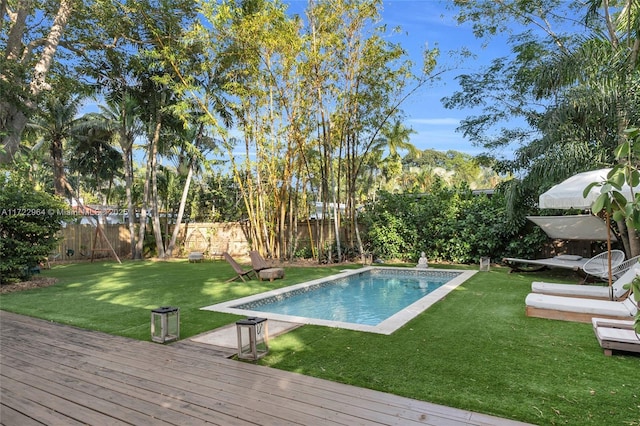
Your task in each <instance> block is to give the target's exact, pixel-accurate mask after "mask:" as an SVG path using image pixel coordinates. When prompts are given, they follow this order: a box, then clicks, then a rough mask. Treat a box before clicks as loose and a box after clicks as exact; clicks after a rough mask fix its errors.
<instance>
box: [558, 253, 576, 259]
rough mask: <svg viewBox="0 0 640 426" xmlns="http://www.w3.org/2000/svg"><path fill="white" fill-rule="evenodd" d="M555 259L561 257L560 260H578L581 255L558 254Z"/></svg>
mask: <svg viewBox="0 0 640 426" xmlns="http://www.w3.org/2000/svg"><path fill="white" fill-rule="evenodd" d="M556 259H561V260H580V259H582V256H578V255H577V254H560V255H558V256H556Z"/></svg>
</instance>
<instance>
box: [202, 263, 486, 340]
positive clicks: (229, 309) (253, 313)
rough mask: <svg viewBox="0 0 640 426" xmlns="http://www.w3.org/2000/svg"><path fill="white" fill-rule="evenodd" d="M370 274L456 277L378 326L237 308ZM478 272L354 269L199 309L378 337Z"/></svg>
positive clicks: (391, 331) (401, 324) (412, 316)
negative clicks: (368, 272) (376, 272)
mask: <svg viewBox="0 0 640 426" xmlns="http://www.w3.org/2000/svg"><path fill="white" fill-rule="evenodd" d="M371 270H382V271H387V272H393V271H397V272H412V273H416V274H423V273H430V272H431V273H457V274H458V275H457V276H456V277H454V278H452V279H451V280H449V281H448V282H447V283H445V284H443V285H442V286H441V287H440V288H438V289H436V290H435V291H433V292H431V293H429V294H427V295H426V296H424V297H422V298H421V299H419V300H417V301H416V302H414V303H412V304H411V305H409V306H407V307H406V308H404V309H402V310H400V311H399V312H397V313H396V314H394V315H392V316H390V317H389V318H387V319H385V320H383V321H381V322H380V323H379V324H377V325H364V324H356V323H352V322H342V321H332V320H326V319H318V318H308V317H302V316H292V315H282V314H276V313H271V312H262V311H259V309H256V310H249V309H241V308H238V306H240V305H244V304H249V303H253V302H257V301H259V300H262V299H265V298H269V297H282V296H283V295H284V294H285V293H289V292H293V291H296V290H300V289H305V288H307V287H312V286H315V285H318V284H322V283H325V282H327V281H332V280H338V279H341V278H347V277H350V276H354V275H359V274H362V273H363V272H367V271H371ZM476 272H477V271H472V270H457V269H434V268H427V269H419V268H397V267H396V268H394V267H381V266H373V267H370V266H368V267H364V268H361V269H353V270H347V271H343V272H341V273H339V274H335V275H331V276H328V277H324V278H320V279H317V280H312V281H307V282H304V283H300V284H296V285H293V286H288V287H283V288H279V289H276V290H271V291H268V292H265V293H259V294H255V295H253V296H248V297H243V298H241V299H236V300H230V301H228V302H223V303H218V304H215V305H211V306H206V307H203V308H201V309H202V310H206V311H215V312H223V313H229V314H236V315H246V316H248V317H261V318H267V319H269V322H270V323H271V321H281V322H287V323H296V324H313V325H322V326H327V327H337V328H344V329H348V330H355V331H364V332H369V333H378V334H387V335H388V334H391V333H393V332H394V331H396V330H397V329H399V328H400V327H402V326H403V325H404V324H406V323H407V322H409V321H410V320H411V319H413V318H415V317H416V316H418V315H419V314H421V313H422V312H424V311H425V310H426V309H428V308H429V307H430V306H431V305H433V304H434V303H436V302H438V301H439V300H442V299H443V298H444V297H445V296H446V295H447V294H449V293H450V292H451V291H453V290H455V289H456V288H457V287H458V286H460V285H461V284H462V283H464V282H465V281H466V280H468V279H469V278H471V277H472V276H473V275H474V274H476Z"/></svg>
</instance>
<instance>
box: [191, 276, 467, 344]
mask: <svg viewBox="0 0 640 426" xmlns="http://www.w3.org/2000/svg"><path fill="white" fill-rule="evenodd" d="M475 273H476V271H460V270H450V269H426V270H425V269H417V268H392V267H364V268H361V269H355V270H349V271H344V272H342V273H340V274H336V275H332V276H329V277H326V278H322V279H318V280H313V281H309V282H305V283H302V284H298V285H294V286H290V287H284V288H281V289H277V290H272V291H269V292H266V293H260V294H256V295H253V296H249V297H244V298H242V299H236V300H231V301H229V302H224V303H219V304H216V305H212V306H207V307H204V308H202V309H203V310H211V311H217V312H225V313H232V314H238V315H246V316H258V317H263V318H269V319H273V320H279V321H287V322H295V323H303V324H316V325H324V326H330V327H339V328H346V329H351V330H358V331H367V332H372V333H380V334H391V333H393V332H394V331H395V330H397V329H398V328H400V327H401V326H402V325H404V324H405V323H407V322H408V321H409V320H411V319H412V318H414V317H415V316H416V315H418V314H420V313H421V312H423V311H424V310H425V309H427V308H428V307H429V306H431V305H432V304H434V303H435V302H437V301H438V300H440V299H442V298H443V297H444V296H446V295H447V294H448V293H449V292H450V291H452V290H453V289H454V288H456V287H458V286H459V285H460V284H462V283H463V282H464V281H466V280H467V279H468V278H470V277H471V276H472V275H473V274H475Z"/></svg>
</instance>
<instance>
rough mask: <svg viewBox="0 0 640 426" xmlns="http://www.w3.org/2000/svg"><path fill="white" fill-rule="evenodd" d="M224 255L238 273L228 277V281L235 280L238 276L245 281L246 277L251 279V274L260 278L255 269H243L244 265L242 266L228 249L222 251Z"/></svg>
mask: <svg viewBox="0 0 640 426" xmlns="http://www.w3.org/2000/svg"><path fill="white" fill-rule="evenodd" d="M222 256H223V257H224V260H226V261H227V263H229V265H231V267H232V268H233V270H234V271H236V274H237V275H236V276H235V277H233V278H230V279H228V280H227V282H231V281H235V280H237V279H238V278H240V279H241V280H242V281H243V282H244V281H245V279H244V277H247V278H249V279H251V274H254V275H255V276H256V278H258V275H257V274H256V272H255V271H254V270H253V269H248V270H244V269H242V266H240V265H239V264H238V262H236V261H235V260H234V258H233V257H231V255H230V254H229V253H227V252H226V251H225V252H224V253H222Z"/></svg>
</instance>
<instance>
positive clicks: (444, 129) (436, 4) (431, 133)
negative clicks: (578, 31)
mask: <svg viewBox="0 0 640 426" xmlns="http://www.w3.org/2000/svg"><path fill="white" fill-rule="evenodd" d="M285 3H287V4H289V5H290V6H289V10H290V11H291V12H293V13H300V14H302V13H303V11H304V9H305V8H306V6H307V0H289V1H285ZM447 4H448V5H450V6H452V5H453V2H452V1H447V0H385V1H384V7H383V10H382V23H383V24H387V27H388V28H389V29H391V28H394V27H396V26H399V27H401V28H402V29H403V32H402V33H400V34H397V35H395V36H393V39H392V40H393V41H394V42H399V43H400V44H401V45H402V46H403V47H404V49H405V50H406V51H407V52H408V53H409V55H410V56H411V58H412V60H413V61H414V62H416V63H418V64H420V63H421V58H422V52H423V50H424V46H425V45H427V46H428V47H429V48H432V47H435V46H437V47H438V48H439V49H440V58H439V65H441V66H442V67H446V68H450V67H452V66H454V65H455V63H456V60H455V59H454V58H453V56H452V54H451V52H454V51H460V50H461V49H463V48H466V49H468V50H470V51H471V52H473V53H474V54H475V55H476V57H475V59H474V58H470V59H466V60H465V61H464V63H463V64H459V65H458V66H457V68H456V69H453V70H452V71H449V72H447V73H446V74H445V75H443V77H442V79H441V80H440V81H438V82H436V83H434V85H432V86H429V87H427V88H424V89H422V90H421V91H420V92H419V93H417V94H414V95H413V96H412V97H411V98H409V99H408V100H407V101H406V103H405V104H404V105H403V106H402V108H403V110H404V111H405V113H406V115H407V121H406V123H405V124H406V125H407V126H409V127H411V128H413V130H414V131H415V132H416V133H415V134H413V135H412V136H411V143H413V144H414V145H415V146H416V147H417V148H418V149H421V150H424V149H435V150H438V151H446V150H449V149H453V150H456V151H461V152H465V153H468V154H471V155H477V154H480V153H481V152H483V149H482V148H481V147H474V146H472V144H471V143H470V142H469V141H468V140H465V139H464V137H463V135H462V134H461V133H459V132H456V131H455V129H456V128H457V127H458V124H459V122H460V120H461V119H463V118H465V117H467V116H469V115H472V114H473V111H471V110H466V111H465V110H448V109H446V108H444V106H443V105H442V102H441V99H442V98H443V97H445V96H450V95H452V94H453V93H454V92H455V91H457V90H459V85H458V84H457V81H456V80H455V77H456V76H457V75H460V74H466V73H472V72H475V71H479V70H480V69H481V68H482V66H483V65H486V64H488V63H489V62H490V61H491V60H492V59H494V58H496V57H500V56H506V55H508V54H509V49H508V46H507V44H506V37H501V36H497V37H494V38H493V39H492V40H491V41H490V42H489V43H488V44H487V43H486V40H478V39H476V38H475V37H474V35H473V33H472V31H471V26H470V25H467V24H465V25H462V26H460V25H458V24H457V23H456V21H455V19H454V15H455V12H456V11H455V10H452V9H451V8H450V9H447ZM483 43H485V44H487V46H484V47H483ZM503 154H504V155H506V156H510V153H507V152H504V153H503Z"/></svg>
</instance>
